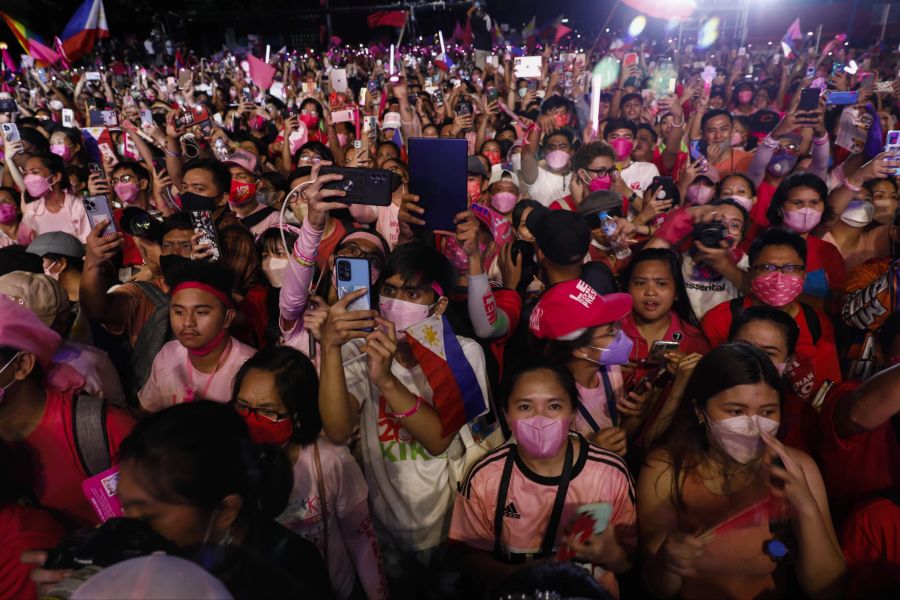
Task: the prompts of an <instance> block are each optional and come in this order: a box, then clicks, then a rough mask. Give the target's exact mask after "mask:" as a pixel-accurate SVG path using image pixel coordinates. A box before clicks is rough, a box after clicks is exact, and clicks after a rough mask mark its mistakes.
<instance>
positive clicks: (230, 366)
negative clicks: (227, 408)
mask: <svg viewBox="0 0 900 600" xmlns="http://www.w3.org/2000/svg"><path fill="white" fill-rule="evenodd" d="M254 354H256V350H254V349H253V348H251V347H250V346H248V345H246V344H242V343H241V342H239V341H237V340H236V339H234V338H231V350H229V352H228V356H227V357H226V358H225V360H224V361H223V362H222V364H221V365H220V366H219V368H218V370H217V371H216V372H215V373H201V372H200V371H198V370H197V369H195V368H194V367H193V365H191V364H190V362H189V361H188V354H187V348H185V347H184V346H182V345H181V342H179V341H178V340H172V341H171V342H166V343H165V344H164V345H163V347H162V348H161V349H160V351H159V354H157V355H156V358H154V359H153V367H152V368H151V369H150V377H149V378H148V379H147V383H145V384H144V387H142V388H141V391H140V392H138V399H139V400H140V401H141V406H142V407H143V408H144V410H147V411H149V412H156V411H158V410H162V409H164V408H168V407H170V406H172V405H174V404H181V403H182V402H190V401H191V400H193V399H194V398H197V399H200V398H202V399H204V400H214V401H216V402H223V403H224V402H228V401H230V400H231V393H232V389H231V388H232V386H233V385H234V376H235V375H237V372H238V371H239V370H240V368H241V366H242V365H243V364H244V363H245V362H247V359H248V358H250V357H251V356H253V355H254Z"/></svg>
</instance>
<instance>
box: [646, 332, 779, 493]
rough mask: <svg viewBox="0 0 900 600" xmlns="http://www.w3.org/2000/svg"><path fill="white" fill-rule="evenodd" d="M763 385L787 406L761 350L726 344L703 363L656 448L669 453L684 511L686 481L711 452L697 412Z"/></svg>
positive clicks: (674, 488)
mask: <svg viewBox="0 0 900 600" xmlns="http://www.w3.org/2000/svg"><path fill="white" fill-rule="evenodd" d="M760 382H764V383H765V384H766V385H768V386H769V387H771V388H772V389H773V390H775V391H776V392H778V400H779V403H780V404H784V389H783V387H782V384H781V376H780V375H779V374H778V370H777V369H776V368H775V365H774V364H773V363H772V360H771V359H770V358H769V357H768V356H767V355H766V354H765V353H764V352H763V351H762V350H760V349H758V348H756V347H755V346H752V345H751V344H747V343H744V342H732V343H728V344H723V345H721V346H718V347H716V348H713V349H712V350H710V351H709V353H708V354H706V356H704V357H703V358H701V359H700V362H698V363H697V367H696V368H695V369H694V372H693V374H692V375H691V378H690V380H688V383H687V387H686V388H685V390H684V395H683V396H682V401H681V404H679V406H678V408H677V409H676V410H675V415H674V417H673V418H672V423H671V424H670V425H669V427H668V429H666V431H665V433H663V435H662V437H661V438H660V440H659V442H658V443H657V447H659V448H662V449H664V450H665V451H666V452H668V454H669V456H668V460H669V461H671V464H672V498H673V499H674V501H675V505H676V506H678V507H680V508H684V506H685V504H684V496H683V494H684V481H685V479H686V478H687V475H688V474H689V473H690V472H691V471H692V470H694V469H696V468H697V466H698V465H699V464H700V462H701V461H702V460H703V457H704V456H705V455H706V454H707V453H708V452H709V439H708V437H707V433H706V425H705V424H704V423H703V422H701V420H700V418H699V417H698V415H697V411H698V410H701V411H704V412H705V411H706V406H707V403H708V402H709V399H710V398H712V397H713V396H715V395H716V394H719V393H721V392H724V391H725V390H728V389H731V388H733V387H735V386H738V385H752V384H754V383H760Z"/></svg>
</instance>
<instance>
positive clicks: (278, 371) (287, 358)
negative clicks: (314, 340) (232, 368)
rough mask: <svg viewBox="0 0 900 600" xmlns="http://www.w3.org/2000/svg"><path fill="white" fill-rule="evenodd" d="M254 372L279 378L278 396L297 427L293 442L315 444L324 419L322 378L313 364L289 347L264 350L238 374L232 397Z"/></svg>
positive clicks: (292, 435) (303, 355) (274, 347)
mask: <svg viewBox="0 0 900 600" xmlns="http://www.w3.org/2000/svg"><path fill="white" fill-rule="evenodd" d="M250 369H257V370H259V371H265V372H267V373H271V374H272V376H273V377H275V388H276V389H277V390H278V397H279V399H280V400H281V402H282V403H283V404H284V406H285V408H286V409H287V412H288V414H290V415H291V421H292V422H293V424H294V431H293V433H292V434H291V441H293V442H296V443H298V444H300V445H301V446H308V445H309V444H311V443H313V442H314V441H315V440H316V438H317V437H319V432H321V431H322V417H321V416H320V415H319V376H318V375H317V374H316V368H315V366H313V364H312V362H311V361H310V360H309V359H308V358H307V357H306V355H305V354H303V353H302V352H300V351H299V350H295V349H293V348H291V347H289V346H273V347H269V348H265V349H263V350H260V351H259V352H257V353H256V354H254V355H253V356H251V357H250V359H249V360H247V362H245V363H244V364H243V365H242V366H241V368H240V370H239V371H238V372H237V375H235V377H234V388H233V391H232V394H231V397H232V398H237V397H238V392H240V391H241V384H243V382H244V377H246V376H247V373H248V372H249V371H250Z"/></svg>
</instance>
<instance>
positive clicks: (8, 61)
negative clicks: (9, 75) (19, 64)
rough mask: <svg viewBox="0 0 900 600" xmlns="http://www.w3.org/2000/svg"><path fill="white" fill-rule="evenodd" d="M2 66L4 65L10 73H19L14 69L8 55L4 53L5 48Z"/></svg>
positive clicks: (13, 63)
mask: <svg viewBox="0 0 900 600" xmlns="http://www.w3.org/2000/svg"><path fill="white" fill-rule="evenodd" d="M3 64H4V65H6V68H7V69H9V70H10V71H11V72H13V73H18V72H19V70H18V69H17V68H16V62H15V61H14V60H13V59H12V56H10V55H9V52H7V51H6V48H4V49H3Z"/></svg>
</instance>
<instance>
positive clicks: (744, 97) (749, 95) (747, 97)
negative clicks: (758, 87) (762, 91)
mask: <svg viewBox="0 0 900 600" xmlns="http://www.w3.org/2000/svg"><path fill="white" fill-rule="evenodd" d="M737 97H738V102H740V103H741V104H747V103H749V102H750V101H751V100H753V92H752V91H748V90H744V91H743V92H738V95H737Z"/></svg>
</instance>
